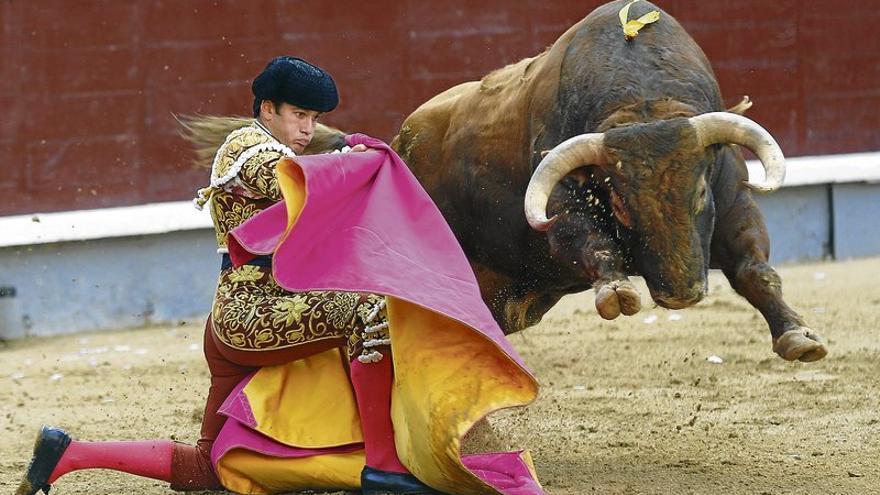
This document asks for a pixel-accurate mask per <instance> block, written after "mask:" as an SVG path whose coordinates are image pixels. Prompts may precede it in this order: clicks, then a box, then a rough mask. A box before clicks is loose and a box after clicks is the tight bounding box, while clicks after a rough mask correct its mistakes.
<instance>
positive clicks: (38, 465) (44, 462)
mask: <svg viewBox="0 0 880 495" xmlns="http://www.w3.org/2000/svg"><path fill="white" fill-rule="evenodd" d="M68 445H70V435H68V434H67V433H66V432H65V431H64V430H62V429H60V428H54V427H52V426H43V427H42V428H40V433H39V434H38V435H37V441H36V442H35V443H34V455H33V457H31V463H30V465H28V470H27V474H25V475H24V479H23V480H21V483H20V484H19V485H18V490H16V491H15V495H34V494H35V493H37V492H38V491H40V490H43V493H49V488H50V485H49V476H51V475H52V471H53V470H54V469H55V466H57V465H58V461H60V460H61V455H62V454H64V451H65V450H67V446H68Z"/></svg>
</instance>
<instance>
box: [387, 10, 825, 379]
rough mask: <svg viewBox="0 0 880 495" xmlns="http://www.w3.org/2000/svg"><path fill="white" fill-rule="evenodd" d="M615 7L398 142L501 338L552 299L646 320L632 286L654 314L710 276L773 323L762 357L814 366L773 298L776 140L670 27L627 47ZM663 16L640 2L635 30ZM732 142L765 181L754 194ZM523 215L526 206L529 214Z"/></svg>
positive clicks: (411, 125) (792, 320)
mask: <svg viewBox="0 0 880 495" xmlns="http://www.w3.org/2000/svg"><path fill="white" fill-rule="evenodd" d="M624 5H625V2H623V1H617V2H611V3H609V4H606V5H604V6H602V7H600V8H598V9H596V10H595V11H594V12H592V13H591V14H590V15H589V16H587V17H586V18H585V19H583V20H582V21H581V22H579V23H578V24H576V25H574V26H573V27H571V28H570V29H569V30H568V31H567V32H565V33H564V34H563V35H562V36H561V37H560V38H559V39H558V40H557V41H556V42H555V43H554V44H553V45H552V46H551V47H550V48H549V49H548V50H547V51H545V52H544V53H542V54H540V55H538V56H536V57H534V58H528V59H525V60H522V61H520V62H518V63H516V64H513V65H510V66H508V67H505V68H503V69H500V70H498V71H495V72H493V73H491V74H489V75H487V76H486V77H484V78H483V79H482V80H481V81H474V82H468V83H464V84H461V85H458V86H455V87H453V88H451V89H449V90H447V91H445V92H443V93H441V94H439V95H437V96H436V97H434V98H432V99H431V100H429V101H428V102H426V103H424V104H423V105H422V106H421V107H419V108H418V109H417V110H416V111H415V112H414V113H413V114H412V115H410V116H409V117H408V118H407V119H406V121H405V122H404V124H403V126H402V128H401V131H400V133H399V135H398V136H397V137H396V138H395V140H394V142H393V146H394V147H395V149H396V150H397V151H398V153H400V155H401V156H402V157H403V158H404V160H405V161H406V162H407V164H408V165H409V166H410V167H411V168H412V170H413V172H414V173H415V174H416V176H417V177H418V178H419V180H420V181H421V182H422V184H423V185H424V186H425V188H426V189H427V190H428V192H429V193H430V194H431V196H432V197H433V198H434V200H435V201H436V202H437V204H438V206H439V207H440V209H441V211H442V212H443V214H444V216H445V217H446V219H447V221H448V222H449V224H450V226H451V227H452V229H453V231H454V232H455V234H456V235H457V237H458V239H459V241H460V242H461V244H462V246H463V247H464V250H465V252H466V253H467V255H468V257H469V259H470V261H471V264H472V266H473V268H474V271H475V273H476V275H477V278H478V280H479V282H480V287H481V289H482V292H483V296H484V298H485V300H486V302H487V303H488V305H489V307H490V308H491V309H492V311H493V314H494V316H495V318H496V319H497V320H498V322H499V323H500V324H501V326H502V328H504V330H505V331H506V332H508V333H510V332H516V331H519V330H522V329H523V328H525V327H527V326H530V325H533V324H535V323H537V322H538V321H539V320H540V318H541V316H542V315H543V314H544V313H546V312H547V310H549V309H550V308H551V307H552V306H553V305H554V304H555V303H556V302H557V301H558V300H559V299H560V298H561V297H562V296H563V295H565V294H570V293H575V292H579V291H583V290H586V289H589V288H593V289H594V290H596V307H597V310H598V311H599V313H600V315H601V316H602V317H604V318H608V319H610V318H615V317H617V316H619V315H620V314H625V315H631V314H634V313H636V312H638V311H639V309H640V305H641V298H640V295H639V293H638V292H637V290H636V288H635V286H634V285H633V284H632V283H631V282H630V281H629V280H628V279H627V276H628V275H640V276H642V277H643V278H644V280H645V282H646V283H647V286H648V288H649V290H650V295H651V298H652V299H653V300H654V301H655V302H656V303H657V304H659V305H660V306H663V307H666V308H671V309H680V308H685V307H688V306H691V305H693V304H696V303H697V302H698V301H700V299H702V298H703V297H704V296H705V295H706V292H707V275H708V269H709V268H710V267H711V268H720V269H721V270H722V271H723V272H724V274H725V275H726V277H727V278H728V280H729V281H730V284H731V285H732V286H733V288H734V289H735V290H736V291H737V292H738V293H739V294H740V295H742V296H743V297H745V298H746V299H747V300H748V301H749V303H751V304H752V305H753V306H754V307H755V308H757V309H758V311H760V312H761V313H762V314H763V316H764V318H765V319H766V320H767V323H768V324H769V326H770V333H771V335H772V338H773V350H774V351H775V352H776V353H777V354H779V355H780V356H781V357H783V358H784V359H787V360H801V361H815V360H818V359H821V358H822V357H824V356H825V354H826V353H827V348H826V347H825V345H824V344H823V343H822V339H821V338H820V337H818V336H817V335H816V334H815V333H814V332H813V331H812V330H811V329H809V328H808V327H807V326H806V324H805V322H804V320H803V318H802V317H801V316H800V315H798V314H797V313H796V312H795V311H794V310H792V309H791V308H790V307H789V306H788V305H787V304H786V303H785V301H784V300H783V297H782V289H781V280H780V278H779V276H778V275H777V273H776V272H775V271H774V270H773V268H771V267H770V266H769V265H768V263H767V260H768V255H769V240H768V236H767V229H766V227H765V225H764V221H763V218H762V216H761V213H760V211H759V210H758V207H757V205H756V203H755V202H754V200H753V198H752V191H754V190H757V191H762V192H766V191H772V190H774V189H777V188H778V187H779V186H780V185H781V183H782V180H783V177H784V174H785V163H784V158H783V155H782V151H781V150H780V148H779V146H778V144H777V143H776V141H775V140H774V139H773V138H772V137H771V136H770V134H768V133H767V131H765V130H764V129H763V128H762V127H761V126H759V125H758V124H756V123H755V122H753V121H751V120H750V119H748V118H746V117H744V116H742V115H739V113H742V112H744V110H745V109H746V108H747V107H748V103H747V102H745V100H744V103H743V104H741V105H738V107H737V108H735V109H733V110H734V111H731V112H724V111H723V106H722V98H721V93H720V89H719V87H718V83H717V81H716V80H715V77H714V74H713V72H712V69H711V67H710V64H709V62H708V60H707V59H706V56H705V55H704V54H703V52H702V50H701V49H700V48H699V46H697V44H696V43H695V42H694V40H693V39H692V38H691V37H690V36H689V35H688V34H687V33H686V32H685V30H684V29H683V28H682V27H681V25H679V24H678V22H677V21H676V20H675V19H674V18H672V17H671V16H669V15H668V14H666V13H664V12H662V11H661V13H660V19H659V21H657V22H655V23H653V24H649V25H646V26H645V27H644V28H643V29H642V30H641V31H640V32H639V33H638V35H637V36H636V37H634V38H628V37H625V36H624V33H623V31H622V29H621V23H620V20H619V18H618V13H619V11H620V10H621V8H622V7H623V6H624ZM651 10H659V9H658V8H657V7H656V6H654V5H651V4H650V3H648V2H637V3H635V4H633V5H632V7H631V9H630V18H637V17H639V16H641V15H643V14H645V13H647V12H648V11H651ZM736 145H739V146H743V147H745V148H748V149H750V150H752V151H753V152H754V153H755V154H756V155H757V156H758V158H759V159H760V160H761V162H762V163H763V166H764V168H765V170H766V178H765V179H764V180H763V181H762V182H758V183H752V184H750V183H749V182H748V180H749V178H748V172H747V170H746V166H745V162H744V160H743V157H742V155H741V154H740V152H739V150H738V148H737V146H736ZM524 205H525V211H524Z"/></svg>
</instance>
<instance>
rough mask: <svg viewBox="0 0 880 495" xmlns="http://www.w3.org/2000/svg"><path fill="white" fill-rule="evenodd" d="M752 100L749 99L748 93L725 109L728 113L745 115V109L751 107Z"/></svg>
mask: <svg viewBox="0 0 880 495" xmlns="http://www.w3.org/2000/svg"><path fill="white" fill-rule="evenodd" d="M752 105H753V103H752V100H751V99H749V95H743V97H742V100H740V102H739V103H737V104H736V105H734V106H732V107H730V108H728V109H727V111H728V112H730V113H735V114H737V115H745V114H746V110H748V109H750V108H752Z"/></svg>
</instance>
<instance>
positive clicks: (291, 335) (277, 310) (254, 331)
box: [195, 123, 382, 356]
mask: <svg viewBox="0 0 880 495" xmlns="http://www.w3.org/2000/svg"><path fill="white" fill-rule="evenodd" d="M285 155H288V156H293V151H292V150H291V149H290V148H288V147H287V146H284V145H283V144H282V143H280V142H278V140H276V139H275V138H274V137H273V136H272V135H271V134H269V133H268V132H267V131H266V130H265V129H264V128H262V127H260V126H259V125H258V124H257V123H254V124H252V125H249V126H245V127H242V128H241V129H238V130H236V131H233V132H232V133H230V134H229V137H228V138H227V139H226V142H224V143H223V145H222V146H220V148H219V149H218V150H217V154H216V155H215V158H214V162H213V166H212V167H211V184H210V186H209V187H206V188H204V189H201V190H199V193H198V197H197V198H196V200H195V202H196V205H197V206H202V205H204V204H206V203H210V211H211V217H212V219H213V221H214V230H215V233H216V235H217V245H218V247H219V248H220V249H219V251H221V252H225V251H226V247H227V234H228V233H229V231H230V230H232V229H234V228H235V227H237V226H239V225H241V224H242V223H244V222H245V221H246V220H248V219H249V218H251V217H252V216H254V215H256V214H257V213H259V212H261V211H263V210H265V209H266V208H268V207H270V206H272V204H274V203H275V202H277V201H280V200H281V199H282V198H281V192H280V190H279V188H278V182H277V179H276V177H275V164H276V162H277V161H278V160H279V159H280V158H281V157H283V156H285ZM381 299H382V298H381V297H380V296H375V295H371V294H354V293H346V292H331V291H312V292H302V293H291V292H288V291H286V290H284V289H283V288H281V287H279V286H278V284H277V283H276V282H275V279H274V277H273V276H272V269H271V268H270V267H261V266H253V265H244V266H242V267H239V268H237V269H233V268H229V269H225V270H222V271H221V272H220V279H219V281H218V286H217V292H216V294H215V297H214V304H213V308H212V310H211V319H212V323H213V327H214V333H215V335H216V336H217V337H218V338H219V339H220V341H222V342H223V343H225V344H226V345H228V346H230V347H232V348H234V349H238V350H246V351H262V350H273V349H283V348H287V347H293V346H296V345H300V344H304V343H309V342H315V341H320V340H327V339H337V340H339V341H340V343H341V344H347V347H348V352H349V355H350V356H351V355H354V352H356V349H357V348H358V347H359V346H360V341H361V335H360V332H357V331H355V330H356V328H357V327H358V326H359V325H360V324H361V322H362V320H363V318H364V316H365V315H368V314H369V313H370V311H371V309H372V308H373V307H374V306H375V305H376V304H377V303H378V301H380V300H381Z"/></svg>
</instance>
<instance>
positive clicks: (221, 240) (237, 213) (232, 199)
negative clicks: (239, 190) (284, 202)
mask: <svg viewBox="0 0 880 495" xmlns="http://www.w3.org/2000/svg"><path fill="white" fill-rule="evenodd" d="M273 204H275V202H274V201H272V200H271V199H252V198H248V197H246V196H241V195H239V194H234V193H231V192H228V191H219V192H216V193H214V196H213V198H212V200H211V217H212V218H213V219H214V231H215V233H216V234H217V245H218V246H219V247H226V236H227V234H229V231H230V230H232V229H234V228H236V227H238V226H239V225H241V224H243V223H244V222H245V221H247V220H248V219H249V218H251V217H253V216H254V215H256V214H257V213H259V212H261V211H263V210H265V209H266V208H268V207H270V206H272V205H273Z"/></svg>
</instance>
